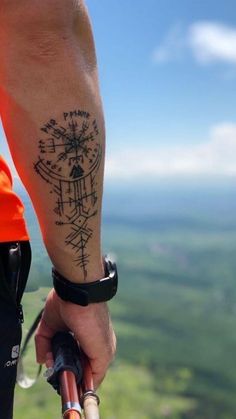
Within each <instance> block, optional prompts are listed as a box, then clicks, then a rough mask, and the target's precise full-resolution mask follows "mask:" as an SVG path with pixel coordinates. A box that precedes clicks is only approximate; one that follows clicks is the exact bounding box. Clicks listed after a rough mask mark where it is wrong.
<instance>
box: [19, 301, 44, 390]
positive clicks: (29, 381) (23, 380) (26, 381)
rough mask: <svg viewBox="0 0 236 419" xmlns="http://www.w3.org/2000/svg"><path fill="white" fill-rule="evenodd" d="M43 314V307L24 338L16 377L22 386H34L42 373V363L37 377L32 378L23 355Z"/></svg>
mask: <svg viewBox="0 0 236 419" xmlns="http://www.w3.org/2000/svg"><path fill="white" fill-rule="evenodd" d="M42 314H43V309H42V310H41V311H40V312H39V314H38V315H37V317H36V318H35V320H34V322H33V324H32V326H31V327H30V329H29V331H28V333H27V335H26V337H25V339H24V343H23V345H22V349H21V353H20V358H19V361H18V368H17V378H16V381H17V383H18V384H19V386H20V387H22V388H30V387H32V386H33V385H34V384H35V383H36V381H37V379H38V377H39V375H40V373H41V370H42V365H39V367H38V371H37V374H36V377H35V378H30V377H28V376H27V375H26V373H25V369H24V363H23V357H24V355H25V352H26V349H27V346H28V343H29V341H30V339H31V338H32V336H33V334H34V332H35V330H36V329H37V326H38V324H39V322H40V320H41V318H42Z"/></svg>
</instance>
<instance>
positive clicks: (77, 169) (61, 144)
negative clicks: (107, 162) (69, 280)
mask: <svg viewBox="0 0 236 419" xmlns="http://www.w3.org/2000/svg"><path fill="white" fill-rule="evenodd" d="M62 117H63V123H58V122H57V121H56V120H55V119H50V120H49V121H48V122H47V123H45V125H43V126H42V127H41V132H42V138H41V139H40V140H39V144H38V147H39V157H38V161H37V162H36V163H35V164H34V168H35V170H36V172H37V173H38V174H39V175H40V176H41V178H42V179H43V180H44V181H45V182H47V183H48V184H49V185H50V193H51V194H54V195H55V208H54V212H55V214H56V215H57V217H58V219H57V221H56V225H58V226H59V227H62V228H63V227H66V226H67V232H66V238H65V245H67V246H70V247H71V248H72V249H73V251H74V262H75V263H76V265H78V266H79V267H80V268H81V269H82V272H83V276H84V280H86V277H87V265H88V263H89V257H90V255H89V253H88V251H87V244H88V242H89V240H91V239H92V236H93V231H92V229H91V226H90V222H89V221H90V219H91V218H92V217H94V216H95V215H96V214H97V211H98V196H97V172H98V170H99V167H100V164H101V160H102V146H101V144H100V143H99V141H98V139H97V137H98V135H99V130H98V126H97V122H96V120H95V119H94V118H92V116H91V115H90V114H89V113H88V112H84V111H81V110H74V111H70V112H65V113H64V114H63V115H62ZM68 228H69V233H68Z"/></svg>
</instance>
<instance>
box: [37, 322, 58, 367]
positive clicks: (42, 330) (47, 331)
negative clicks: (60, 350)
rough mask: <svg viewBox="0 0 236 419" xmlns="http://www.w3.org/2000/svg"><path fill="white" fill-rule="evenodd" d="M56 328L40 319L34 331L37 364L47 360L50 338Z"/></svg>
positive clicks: (49, 350)
mask: <svg viewBox="0 0 236 419" xmlns="http://www.w3.org/2000/svg"><path fill="white" fill-rule="evenodd" d="M55 332H56V330H54V329H52V328H51V327H49V326H48V325H47V323H46V322H45V321H44V319H42V320H41V321H40V323H39V325H38V327H37V330H36V333H35V338H34V339H35V349H36V360H37V362H38V363H39V364H44V363H45V362H46V360H47V354H48V353H49V352H51V339H52V337H53V336H54V334H55Z"/></svg>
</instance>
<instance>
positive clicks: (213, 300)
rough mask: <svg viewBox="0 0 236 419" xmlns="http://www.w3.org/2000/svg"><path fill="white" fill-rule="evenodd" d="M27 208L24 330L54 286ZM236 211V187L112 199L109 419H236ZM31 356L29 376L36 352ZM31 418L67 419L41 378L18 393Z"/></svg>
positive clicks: (22, 412)
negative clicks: (113, 339) (113, 344)
mask: <svg viewBox="0 0 236 419" xmlns="http://www.w3.org/2000/svg"><path fill="white" fill-rule="evenodd" d="M156 190H157V189H156ZM21 194H22V191H21ZM144 195H145V194H144ZM24 199H25V203H26V210H27V211H26V212H27V219H28V223H29V226H30V230H31V236H32V245H33V254H34V259H33V264H32V269H31V274H30V278H29V282H28V292H27V293H26V294H25V297H24V302H25V303H24V305H25V318H26V321H25V325H24V328H25V330H26V329H27V328H28V327H29V325H30V323H31V321H32V319H33V317H34V316H35V315H36V314H37V312H38V310H39V308H40V307H42V306H43V299H44V298H45V296H46V293H47V287H49V286H50V284H51V279H50V263H49V260H48V257H47V255H46V253H45V251H44V250H43V248H42V242H41V241H40V240H39V232H38V227H37V225H36V222H35V218H34V215H33V212H32V209H31V207H30V204H29V201H28V199H27V198H26V197H25V198H24ZM163 202H164V203H163ZM235 206H236V205H235V199H234V189H233V188H232V189H231V190H230V191H229V190H228V189H227V188H223V189H222V190H212V189H210V191H209V190H205V192H204V191H202V190H200V191H197V192H196V191H192V190H191V189H190V190H178V191H177V190H176V189H175V190H172V189H169V190H168V191H167V192H165V191H163V190H161V191H159V192H155V194H153V190H151V189H150V190H149V191H146V195H145V196H143V197H141V196H140V193H139V192H137V191H136V192H135V193H134V192H133V194H132V193H130V192H129V191H128V189H127V191H126V192H124V191H122V190H116V191H113V192H112V191H111V192H109V193H108V194H107V195H106V196H105V203H104V220H103V243H104V244H103V247H104V251H105V252H108V253H110V254H114V255H115V257H116V259H117V263H118V266H119V279H120V280H119V283H120V285H119V293H118V295H117V297H116V298H115V299H114V301H112V302H111V303H110V310H111V313H112V318H113V321H114V325H115V329H116V333H117V338H118V350H117V357H116V360H115V362H114V364H113V365H112V366H111V368H110V370H109V373H108V375H107V377H106V379H105V381H104V383H103V385H102V386H101V388H100V391H99V394H100V397H101V409H100V411H101V418H102V419H122V418H123V417H125V418H127V419H161V418H171V419H185V418H186V419H187V418H193V419H200V418H201V419H213V418H214V419H235V417H236V398H235V390H236V370H235V368H234V366H235V352H236V327H235V325H236V321H235V315H236V287H235V272H236V257H235V249H236V219H234V214H235ZM39 285H40V289H39ZM27 357H28V360H29V365H31V367H32V364H33V361H32V360H33V357H34V354H33V348H31V349H30V350H29V353H28V354H27ZM34 368H36V367H34ZM31 417H34V419H39V418H41V417H43V418H45V419H49V418H50V419H56V418H59V417H60V399H59V397H58V396H57V395H56V394H54V391H53V390H52V389H51V388H50V386H49V385H48V384H47V383H46V381H45V379H44V378H43V377H42V378H40V380H39V381H38V382H37V384H36V385H35V386H34V387H33V388H32V389H30V390H22V389H19V388H17V392H16V402H15V419H23V418H24V419H28V418H31Z"/></svg>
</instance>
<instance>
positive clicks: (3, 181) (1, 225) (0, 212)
mask: <svg viewBox="0 0 236 419" xmlns="http://www.w3.org/2000/svg"><path fill="white" fill-rule="evenodd" d="M25 240H29V235H28V233H27V229H26V225H25V221H24V207H23V204H22V202H21V200H20V199H19V198H18V196H17V195H16V194H15V192H13V190H12V177H11V173H10V170H9V168H8V166H7V164H6V163H5V161H4V160H3V159H2V157H1V156H0V242H9V241H25Z"/></svg>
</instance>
